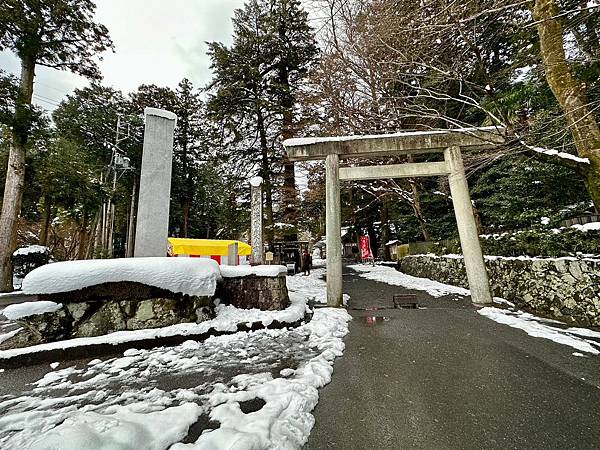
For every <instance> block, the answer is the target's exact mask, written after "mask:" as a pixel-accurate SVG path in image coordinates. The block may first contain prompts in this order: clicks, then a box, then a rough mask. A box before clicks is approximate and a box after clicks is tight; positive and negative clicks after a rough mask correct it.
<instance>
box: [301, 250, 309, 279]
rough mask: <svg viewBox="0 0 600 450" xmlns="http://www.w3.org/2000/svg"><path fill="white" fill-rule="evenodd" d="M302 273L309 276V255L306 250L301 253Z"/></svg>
mask: <svg viewBox="0 0 600 450" xmlns="http://www.w3.org/2000/svg"><path fill="white" fill-rule="evenodd" d="M302 272H304V275H310V254H309V253H308V250H304V253H302Z"/></svg>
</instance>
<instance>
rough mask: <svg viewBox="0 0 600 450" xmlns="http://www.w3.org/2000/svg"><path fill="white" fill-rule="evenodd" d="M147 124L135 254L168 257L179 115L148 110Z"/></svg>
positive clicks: (146, 110) (146, 114) (154, 109)
mask: <svg viewBox="0 0 600 450" xmlns="http://www.w3.org/2000/svg"><path fill="white" fill-rule="evenodd" d="M144 115H145V122H146V127H145V131H144V148H143V153H142V170H141V176H140V195H139V200H138V211H137V222H136V236H135V247H134V252H133V256H136V257H138V256H166V255H167V237H168V234H169V203H170V197H171V167H172V163H173V131H174V129H175V124H176V122H177V116H176V115H175V114H173V113H172V112H169V111H165V110H162V109H156V108H146V109H145V110H144Z"/></svg>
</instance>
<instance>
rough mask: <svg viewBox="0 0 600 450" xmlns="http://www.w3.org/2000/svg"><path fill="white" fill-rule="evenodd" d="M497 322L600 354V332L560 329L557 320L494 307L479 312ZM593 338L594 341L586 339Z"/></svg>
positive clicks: (583, 350)
mask: <svg viewBox="0 0 600 450" xmlns="http://www.w3.org/2000/svg"><path fill="white" fill-rule="evenodd" d="M477 312H478V313H479V314H481V315H482V316H485V317H488V318H490V319H492V320H494V321H495V322H498V323H502V324H505V325H508V326H510V327H513V328H518V329H520V330H523V331H525V332H526V333H527V334H528V335H530V336H533V337H541V338H544V339H550V340H551V341H554V342H556V343H558V344H563V345H568V346H570V347H573V348H574V349H576V350H579V351H582V352H586V353H591V354H593V355H598V354H600V332H598V331H593V330H589V329H587V328H559V327H556V326H552V324H553V323H554V324H560V323H561V322H557V321H555V320H549V319H541V318H539V317H536V316H534V315H533V314H529V313H526V312H523V311H507V310H505V309H499V308H494V307H485V308H481V309H480V310H479V311H477ZM586 338H593V339H586Z"/></svg>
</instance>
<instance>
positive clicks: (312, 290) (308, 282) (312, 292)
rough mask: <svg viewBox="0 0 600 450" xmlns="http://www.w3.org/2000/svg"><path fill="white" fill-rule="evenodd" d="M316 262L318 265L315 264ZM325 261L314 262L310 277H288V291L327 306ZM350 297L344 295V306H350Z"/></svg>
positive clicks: (298, 275) (299, 275) (300, 275)
mask: <svg viewBox="0 0 600 450" xmlns="http://www.w3.org/2000/svg"><path fill="white" fill-rule="evenodd" d="M315 262H316V264H314V263H315ZM323 264H324V261H323V260H316V261H313V269H311V271H310V275H306V276H305V275H302V274H297V275H294V276H289V277H287V286H288V290H290V291H294V292H301V293H302V295H304V296H306V297H307V298H308V299H309V300H312V301H314V302H315V303H319V304H323V305H325V304H327V283H326V282H325V273H326V269H325V267H324V265H323ZM349 299H350V296H349V295H348V294H344V295H343V303H344V305H347V304H348V300H349Z"/></svg>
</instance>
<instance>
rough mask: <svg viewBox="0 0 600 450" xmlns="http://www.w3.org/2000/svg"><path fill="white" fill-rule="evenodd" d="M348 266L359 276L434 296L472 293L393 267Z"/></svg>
mask: <svg viewBox="0 0 600 450" xmlns="http://www.w3.org/2000/svg"><path fill="white" fill-rule="evenodd" d="M348 267H349V268H350V269H353V270H355V271H357V272H359V276H360V277H362V278H366V279H367V280H373V281H379V282H382V283H387V284H391V285H394V286H402V287H404V288H406V289H415V290H419V291H425V292H427V293H428V294H429V295H431V296H432V297H443V296H445V295H452V294H458V295H470V291H469V290H468V289H464V288H461V287H457V286H451V285H449V284H444V283H440V282H438V281H434V280H430V279H428V278H419V277H413V276H412V275H407V274H405V273H402V272H398V271H397V270H396V269H394V268H393V267H387V266H370V265H362V264H353V265H351V266H348Z"/></svg>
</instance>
